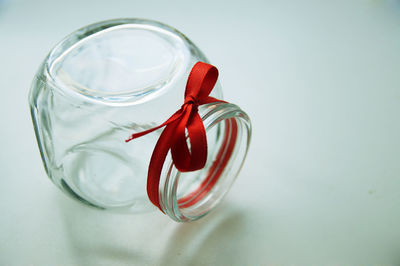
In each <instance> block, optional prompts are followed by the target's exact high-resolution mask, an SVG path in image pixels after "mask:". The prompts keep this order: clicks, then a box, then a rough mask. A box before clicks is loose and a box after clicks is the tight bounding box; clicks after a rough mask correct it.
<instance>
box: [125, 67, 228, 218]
mask: <svg viewBox="0 0 400 266" xmlns="http://www.w3.org/2000/svg"><path fill="white" fill-rule="evenodd" d="M217 79H218V70H217V68H216V67H214V66H212V65H210V64H207V63H204V62H197V63H196V64H195V65H194V66H193V68H192V70H191V72H190V74H189V77H188V80H187V83H186V89H185V99H184V104H183V105H182V107H181V109H179V110H178V111H176V112H175V113H174V114H173V115H172V116H171V117H170V118H169V119H168V120H167V121H165V122H164V123H162V124H161V125H159V126H157V127H154V128H151V129H148V130H146V131H143V132H139V133H135V134H132V135H131V137H130V138H129V139H127V140H126V142H129V141H131V140H133V139H136V138H139V137H141V136H143V135H146V134H149V133H151V132H153V131H155V130H157V129H159V128H162V127H165V128H164V130H163V132H162V133H161V135H160V138H159V139H158V141H157V144H156V146H155V148H154V151H153V154H152V156H151V159H150V164H149V169H148V175H147V195H148V197H149V199H150V201H151V202H152V203H153V204H154V205H155V206H157V207H158V208H159V209H160V210H161V211H162V209H161V206H160V202H159V195H158V194H159V193H158V190H159V184H160V175H161V172H162V168H163V165H164V162H165V158H166V156H167V154H168V152H169V151H171V155H172V161H173V163H174V165H175V167H176V168H177V169H178V170H179V171H181V172H189V171H196V170H199V169H202V168H203V167H204V166H205V164H206V161H207V137H206V131H205V128H204V125H203V121H202V119H201V117H200V115H199V114H198V106H199V105H203V104H206V103H211V102H223V101H221V100H218V99H216V98H213V97H210V96H209V94H210V93H211V91H212V90H213V88H214V86H215V83H216V82H217ZM188 141H189V142H190V146H189V145H188Z"/></svg>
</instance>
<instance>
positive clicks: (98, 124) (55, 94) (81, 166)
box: [29, 19, 251, 221]
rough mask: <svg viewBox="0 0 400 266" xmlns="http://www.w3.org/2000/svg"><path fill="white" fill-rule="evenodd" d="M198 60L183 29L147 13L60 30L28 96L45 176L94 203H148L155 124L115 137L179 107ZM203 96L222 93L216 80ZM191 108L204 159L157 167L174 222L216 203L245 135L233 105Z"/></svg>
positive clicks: (118, 207)
mask: <svg viewBox="0 0 400 266" xmlns="http://www.w3.org/2000/svg"><path fill="white" fill-rule="evenodd" d="M198 61H203V62H208V60H207V59H206V58H205V56H204V55H203V54H202V53H201V52H200V50H199V49H198V48H197V47H196V46H195V45H194V44H193V43H192V42H191V41H190V40H188V39H187V38H186V37H185V36H184V35H183V34H181V33H180V32H178V31H177V30H175V29H173V28H171V27H169V26H167V25H164V24H161V23H158V22H154V21H149V20H139V19H119V20H110V21H105V22H100V23H96V24H93V25H89V26H87V27H84V28H82V29H80V30H78V31H76V32H74V33H72V34H71V35H69V36H67V37H66V38H65V39H64V40H62V41H61V42H60V43H59V44H58V45H56V46H55V47H54V48H53V49H52V50H51V52H50V53H49V55H48V56H47V57H46V59H45V60H44V62H43V64H42V65H41V67H40V69H39V71H38V73H37V75H36V77H35V79H34V81H33V84H32V88H31V91H30V96H29V102H30V107H31V114H32V120H33V123H34V128H35V132H36V136H37V140H38V144H39V148H40V151H41V156H42V159H43V162H44V166H45V169H46V172H47V174H48V176H49V177H50V179H51V180H52V181H53V182H54V183H55V184H56V185H57V186H58V187H59V188H61V189H62V190H63V191H64V192H66V193H67V194H69V195H70V196H72V197H73V198H75V199H78V200H80V201H81V202H83V203H85V204H87V205H90V206H93V207H96V208H100V209H107V210H114V211H120V212H133V213H135V212H136V213H137V212H143V211H146V210H153V209H155V207H154V206H153V205H152V204H151V202H150V201H149V200H148V198H147V194H146V177H147V168H148V165H149V161H150V157H151V154H152V151H153V148H154V146H155V143H156V141H157V139H158V137H159V136H160V134H161V131H162V129H160V130H157V131H156V132H153V133H152V134H148V135H145V136H143V137H140V138H138V139H135V140H134V141H131V142H129V143H125V140H126V139H127V138H128V137H129V136H130V135H131V134H132V133H135V132H141V131H144V130H146V129H149V128H152V127H154V126H157V125H159V124H161V123H163V122H164V121H165V120H167V119H168V118H169V116H171V115H172V114H173V113H174V112H175V111H177V110H179V109H180V107H181V105H182V104H183V100H184V99H183V97H184V91H185V85H186V81H187V78H188V75H189V72H190V70H191V68H192V66H193V65H194V64H195V63H196V62H198ZM211 96H213V97H215V98H219V99H222V92H221V87H220V85H219V84H218V83H217V85H216V86H215V88H214V89H213V91H212V94H211ZM199 113H200V115H201V117H202V119H203V123H204V125H205V128H206V132H207V140H208V158H207V164H206V167H205V168H204V169H201V170H199V171H195V172H190V173H180V172H179V171H177V170H176V169H175V167H174V166H173V163H172V159H171V157H170V155H168V156H167V160H166V162H165V164H164V168H163V172H162V175H161V181H160V188H159V196H160V203H161V206H162V209H163V211H164V212H165V213H166V214H168V215H169V216H170V217H171V218H173V219H174V220H176V221H190V220H195V219H198V218H200V217H202V216H203V215H205V214H206V213H208V212H209V211H210V210H212V209H213V208H214V207H215V206H216V204H217V203H218V202H219V201H220V200H221V199H222V198H223V196H224V194H225V193H226V192H227V190H228V189H229V187H230V185H231V184H232V182H233V180H234V179H235V177H236V175H237V174H238V172H239V170H240V168H241V165H242V163H243V162H244V159H245V156H246V153H247V149H248V145H249V141H250V134H251V129H250V120H249V118H248V116H247V115H246V114H245V113H244V112H243V111H242V110H241V109H240V108H239V107H237V106H236V105H233V104H228V103H212V104H207V105H202V106H200V108H199ZM227 150H229V151H228V152H227ZM221 158H222V160H223V161H225V163H224V165H223V166H221V165H220V161H221ZM224 158H225V159H224ZM190 202H192V203H190Z"/></svg>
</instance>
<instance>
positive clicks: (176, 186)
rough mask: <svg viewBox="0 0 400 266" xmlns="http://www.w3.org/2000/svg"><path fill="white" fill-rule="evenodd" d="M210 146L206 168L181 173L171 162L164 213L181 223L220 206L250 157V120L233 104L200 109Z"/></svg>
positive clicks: (164, 180) (166, 176)
mask: <svg viewBox="0 0 400 266" xmlns="http://www.w3.org/2000/svg"><path fill="white" fill-rule="evenodd" d="M199 111H200V112H201V116H202V119H203V122H204V125H205V128H206V132H207V140H208V141H207V142H208V143H209V144H210V143H213V146H212V147H210V146H209V151H211V153H210V152H209V154H208V158H207V163H206V166H205V167H204V168H203V169H201V170H198V171H195V172H189V173H180V172H179V171H178V170H176V168H175V167H174V166H173V164H172V162H171V161H170V163H169V167H168V170H167V171H165V172H164V174H163V176H162V178H161V180H160V190H159V197H160V203H161V206H162V209H163V211H164V212H165V213H166V214H168V215H169V216H170V217H171V218H172V219H174V220H176V221H179V222H186V221H193V220H197V219H199V218H201V217H203V216H204V215H206V214H207V213H208V212H210V211H211V210H212V209H214V207H215V206H217V205H218V203H219V202H220V201H221V200H222V199H223V197H224V196H225V194H226V193H227V192H228V191H229V189H230V187H231V185H232V184H233V182H234V180H235V178H236V176H237V175H238V173H239V171H240V169H241V167H242V165H243V162H244V160H245V158H246V154H247V149H248V146H249V141H250V134H251V133H250V132H251V128H250V127H251V126H250V120H249V118H248V116H247V115H246V113H244V112H243V111H242V110H241V109H240V108H239V107H237V106H236V105H234V104H230V103H212V104H209V105H206V106H200V109H199Z"/></svg>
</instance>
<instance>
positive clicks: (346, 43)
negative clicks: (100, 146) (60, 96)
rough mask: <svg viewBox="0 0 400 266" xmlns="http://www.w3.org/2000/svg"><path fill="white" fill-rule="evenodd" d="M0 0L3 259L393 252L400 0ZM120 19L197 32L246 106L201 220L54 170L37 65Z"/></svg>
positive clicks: (183, 259)
mask: <svg viewBox="0 0 400 266" xmlns="http://www.w3.org/2000/svg"><path fill="white" fill-rule="evenodd" d="M0 2H1V3H2V5H1V6H0V88H1V100H0V119H1V120H0V211H1V216H0V265H400V162H399V158H400V156H399V155H400V140H399V137H400V126H399V123H400V88H399V86H400V2H399V1H393V0H392V1H383V0H381V1H378V0H365V1H361V0H360V1H348V0H347V1H345V0H340V1H309V0H305V1H278V0H276V1H243V2H240V1H215V0H210V1H208V0H204V1H170V0H169V1H145V0H143V1H122V0H117V1H105V0H97V1H82V0H68V1H67V0H65V1H50V0H49V1H33V0H25V1H23V0H20V1H17V0H15V1H12V0H8V1H4V0H3V1H0ZM118 17H143V18H150V19H156V20H159V21H162V22H165V23H167V24H170V25H173V26H175V27H176V28H178V29H179V30H181V31H182V32H184V33H185V34H186V35H188V36H189V38H191V39H192V40H193V41H194V42H195V43H196V44H197V45H198V46H199V47H200V48H201V49H202V50H203V51H204V52H205V54H206V55H207V56H208V57H209V59H210V60H211V62H212V63H213V64H215V65H216V66H218V67H219V69H220V74H221V75H220V80H221V84H222V86H223V88H224V92H225V97H226V99H227V100H229V101H232V102H235V103H238V104H239V105H240V106H241V107H242V108H243V109H244V110H247V112H248V113H249V115H250V116H251V118H252V121H253V125H254V128H253V129H254V131H253V141H252V146H251V150H250V153H249V156H248V160H247V162H246V164H245V166H244V169H243V171H242V173H241V174H240V176H239V178H238V180H237V182H236V183H235V185H234V187H233V189H232V190H231V192H230V194H229V196H228V197H227V198H226V200H225V201H224V203H223V204H222V205H221V206H220V207H219V208H217V209H216V210H215V212H213V213H212V214H210V215H209V216H207V217H206V218H204V219H202V220H200V221H198V222H194V223H190V224H177V223H175V222H173V221H171V220H170V219H169V218H168V217H166V216H164V215H162V214H161V213H158V212H157V213H150V214H145V215H137V216H130V215H115V214H109V213H104V212H99V211H96V210H92V209H89V208H87V207H85V206H82V205H80V204H78V203H77V202H75V201H72V200H70V199H69V198H67V197H66V196H64V195H63V194H62V193H61V192H60V191H59V190H58V189H57V188H56V187H55V186H54V185H53V184H52V183H51V182H50V181H49V180H48V178H47V177H46V175H45V172H44V169H43V167H42V163H41V160H40V157H39V152H38V148H37V145H36V140H35V138H34V132H33V129H32V125H31V121H30V115H29V109H28V103H27V93H28V88H29V86H30V82H31V80H32V77H33V75H34V74H35V72H36V70H37V68H38V66H39V64H40V62H41V61H42V60H43V58H44V57H45V55H46V54H47V52H48V51H49V50H50V49H51V47H52V46H53V45H54V44H55V43H57V42H58V41H59V40H60V39H61V38H63V37H64V36H65V35H67V34H69V33H70V32H72V31H74V30H75V29H77V28H79V27H81V26H84V25H86V24H90V23H93V22H96V21H99V20H104V19H109V18H118Z"/></svg>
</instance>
